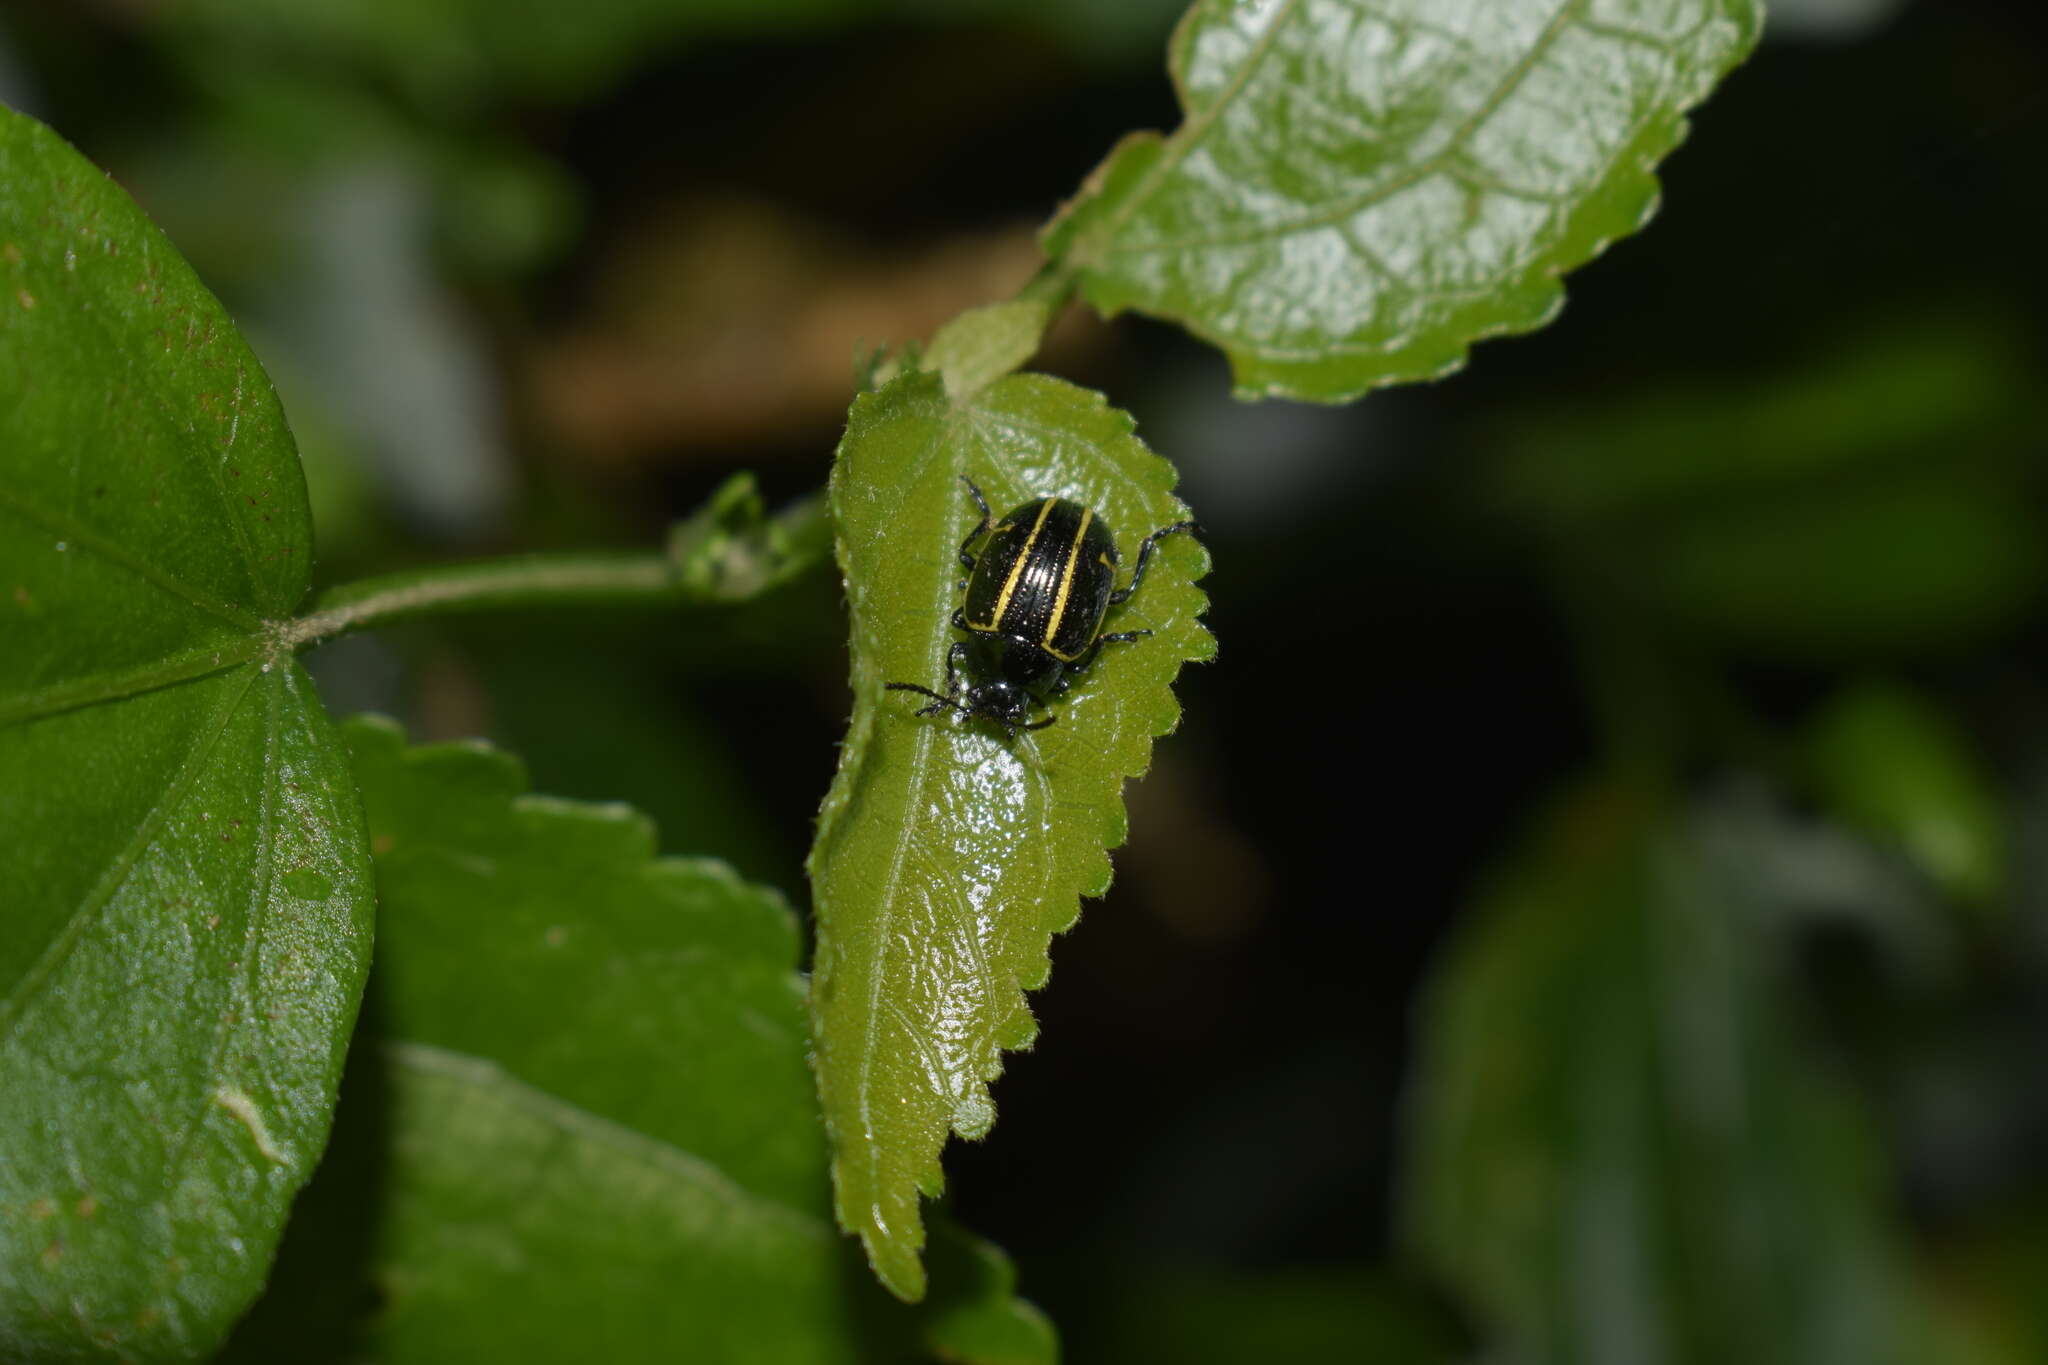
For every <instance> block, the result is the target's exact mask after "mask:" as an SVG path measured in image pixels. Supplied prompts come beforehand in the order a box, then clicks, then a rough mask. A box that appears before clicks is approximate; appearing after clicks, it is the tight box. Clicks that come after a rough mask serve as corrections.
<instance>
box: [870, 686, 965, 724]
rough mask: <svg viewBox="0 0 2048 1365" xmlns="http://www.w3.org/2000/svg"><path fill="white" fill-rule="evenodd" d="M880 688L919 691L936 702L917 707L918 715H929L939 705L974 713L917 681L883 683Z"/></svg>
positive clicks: (889, 690)
mask: <svg viewBox="0 0 2048 1365" xmlns="http://www.w3.org/2000/svg"><path fill="white" fill-rule="evenodd" d="M882 690H883V691H884V692H919V693H922V694H923V695H925V696H927V697H930V698H931V699H932V701H933V702H935V703H937V705H933V706H926V707H923V708H921V709H919V711H918V713H917V714H919V715H920V716H925V715H930V714H932V713H933V712H935V711H937V710H938V709H939V707H940V706H950V707H952V708H953V709H954V710H955V711H958V712H959V713H960V714H961V715H963V716H972V715H973V714H974V712H972V711H970V710H968V709H967V708H966V707H964V706H962V705H961V704H960V703H959V702H957V701H955V700H953V698H951V697H947V696H942V695H940V694H939V693H937V692H934V691H932V690H931V689H930V688H929V687H923V686H920V685H918V684H917V683H883V684H882Z"/></svg>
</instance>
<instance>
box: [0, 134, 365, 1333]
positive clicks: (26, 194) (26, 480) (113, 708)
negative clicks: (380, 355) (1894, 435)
mask: <svg viewBox="0 0 2048 1365" xmlns="http://www.w3.org/2000/svg"><path fill="white" fill-rule="evenodd" d="M310 548H311V528H310V526H309V524H308V520H307V512H306V498H305V488H304V485H303V483H302V481H301V478H300V474H299V468H298V463H297V459H296V456H295V454H294V451H293V447H292V441H291V437H290V434H289V432H288V431H287V430H286V428H285V424H284V419H283V416H282V414H281V413H280V411H279V409H278V406H277V400H276V398H275V397H274V396H273V395H272V393H271V389H270V384H269V381H268V380H267V379H266V378H265V377H264V375H263V371H262V369H261V368H260V367H259V366H258V365H257V363H256V360H255V357H254V356H252V355H251V354H250V352H249V350H248V347H247V346H246V345H245V344H244V343H243V342H242V340H241V338H240V336H239V335H238V334H237V333H236V331H235V329H234V326H233V324H232V323H231V322H230V321H229V320H228V318H227V316H226V315H225V314H224V313H223V312H222V311H221V309H220V306H219V304H217V303H216V302H215V301H214V300H213V298H212V297H211V296H210V295H209V294H207V292H206V291H205V289H204V288H203V287H202V286H201V285H200V284H199V282H198V281H197V280H196V279H195V278H194V277H193V275H192V272H191V271H190V270H189V269H188V268H187V267H186V265H185V264H184V262H183V261H182V260H181V259H180V258H179V257H178V255H177V253H176V252H175V251H173V250H172V249H171V247H170V245H169V244H168V243H167V242H166V241H165V240H164V239H163V237H162V235H161V234H159V233H158V232H157V231H156V230H155V229H154V228H153V227H151V226H150V225H149V223H148V222H147V221H146V220H145V219H144V218H143V216H142V214H141V212H140V211H139V210H138V209H137V208H136V207H135V205H134V204H133V203H132V202H131V201H130V200H129V199H128V197H127V196H126V195H125V194H123V193H122V192H121V191H120V190H119V189H118V188H117V187H116V186H114V185H113V184H112V183H111V182H110V181H108V180H107V179H106V177H105V176H103V175H102V174H100V173H99V172H98V171H96V170H95V169H93V168H92V167H91V166H90V165H88V164H87V163H86V162H85V161H84V160H83V159H82V158H81V157H79V156H78V154H77V153H75V152H74V151H72V150H71V149H70V148H69V147H67V146H66V145H65V144H64V143H63V142H62V141H61V140H59V139H58V138H57V137H56V136H55V135H54V134H53V133H51V132H50V131H49V130H47V129H45V128H43V127H42V126H41V125H39V124H37V123H34V122H33V121H31V120H29V119H26V118H23V117H21V116H19V115H16V114H13V113H9V112H7V111H5V110H0V829H4V830H5V831H6V839H5V841H4V844H0V887H4V888H5V895H6V898H7V899H6V901H5V902H4V904H0V914H4V916H5V919H4V922H0V1096H5V1104H4V1106H0V1215H4V1216H0V1356H5V1357H6V1358H8V1359H44V1358H50V1359H56V1358H62V1359H83V1358H102V1357H104V1358H108V1359H124V1360H176V1359H191V1358H194V1357H197V1356H199V1355H202V1354H204V1353H205V1352H206V1351H208V1350H209V1349H211V1348H212V1347H213V1346H214V1345H215V1344H216V1343H217V1342H218V1341H219V1339H220V1337H221V1336H222V1335H223V1334H224V1333H225V1331H226V1330H227V1327H228V1324H229V1323H231V1322H232V1321H233V1320H234V1318H235V1316H236V1315H237V1314H239V1313H240V1312H241V1311H242V1309H243V1308H244V1307H245V1306H246V1305H247V1304H248V1302H249V1300H250V1299H251V1298H253V1297H254V1296H255V1294H256V1292H257V1290H258V1288H259V1287H260V1286H261V1284H262V1281H263V1276H264V1273H265V1271H266V1269H267V1267H268V1264H269V1261H270V1256H271V1253H272V1251H273V1249H274V1247H275V1245H276V1242H277V1237H278V1233H279V1230H280V1228H281V1227H282V1225H283V1223H284V1219H285V1215H286V1212H287V1211H288V1209H289V1206H290V1203H291V1199H292V1195H293V1193H294V1192H295V1191H296V1190H297V1189H298V1187H299V1185H300V1184H301V1183H302V1182H303V1181H304V1180H305V1179H306V1177H307V1175H308V1174H309V1173H310V1172H311V1170H312V1168H313V1165H314V1163H315V1162H316V1161H317V1160H318V1159H319V1156H320V1150H321V1146H322V1144H323V1143H324V1142H325V1141H326V1135H327V1128H328V1120H329V1115H330V1112H331V1109H332V1106H333V1102H334V1093H335V1087H336V1085H337V1083H338V1081H339V1077H340V1070H341V1059H342V1052H343V1048H344V1046H345V1043H346V1040H347V1038H348V1033H349V1029H350V1026H351V1024H352V1023H353V1020H354V1017H355V1012H356V1004H357V1000H358V997H359V995H360V991H361V987H362V980H363V975H364V973H365V971H366V970H367V967H368V962H369V952H370V929H371V923H370V910H371V901H370V884H369V869H368V862H367V857H366V852H365V847H364V839H363V833H362V828H361V816H360V813H359V809H358V807H357V804H356V799H355V794H354V790H353V787H352V785H351V783H350V780H349V776H348V772H347V769H346V766H345V764H344V762H343V760H342V757H341V754H340V751H339V748H338V745H337V743H336V741H335V739H334V736H333V734H332V732H331V730H330V728H329V726H328V724H327V721H326V717H325V715H324V713H323V712H322V711H321V709H320V706H319V702H318V700H317V699H316V698H315V696H314V694H313V688H312V685H311V682H310V680H308V679H307V677H306V675H305V674H304V673H303V672H302V671H301V670H300V669H299V668H298V666H297V665H296V664H295V663H293V662H291V660H290V658H289V656H288V654H286V653H285V652H284V651H283V650H281V649H280V648H278V647H276V646H275V644H274V641H273V637H272V635H271V633H270V630H269V626H268V622H270V621H272V620H275V619H277V618H279V617H282V616H284V615H286V614H287V613H289V611H290V610H291V608H292V607H293V606H294V605H295V604H296V603H297V601H298V599H299V597H300V596H301V595H302V594H303V593H304V591H305V585H306V572H307V560H308V558H309V551H310Z"/></svg>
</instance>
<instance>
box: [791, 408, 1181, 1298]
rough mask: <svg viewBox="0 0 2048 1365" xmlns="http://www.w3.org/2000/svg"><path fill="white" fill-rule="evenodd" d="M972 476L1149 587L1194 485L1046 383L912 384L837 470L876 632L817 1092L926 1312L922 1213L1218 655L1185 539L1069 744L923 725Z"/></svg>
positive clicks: (851, 753) (842, 1192)
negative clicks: (1182, 680) (1057, 937)
mask: <svg viewBox="0 0 2048 1365" xmlns="http://www.w3.org/2000/svg"><path fill="white" fill-rule="evenodd" d="M963 476H965V477H971V478H972V479H973V480H974V481H975V482H976V483H977V484H978V485H979V486H980V487H981V488H982V489H983V490H984V491H985V492H986V494H987V496H988V497H989V498H990V500H991V501H992V503H993V504H994V506H995V510H996V511H997V513H998V514H1000V513H1001V512H1003V511H1005V510H1007V509H1008V508H1009V507H1011V506H1012V505H1014V504H1017V503H1021V502H1023V501H1025V500H1026V499H1029V498H1034V497H1037V496H1039V495H1043V494H1054V495H1058V496H1062V497H1067V498H1072V499H1074V500H1076V501H1079V502H1082V503H1084V504H1087V505H1088V506H1090V507H1092V508H1094V509H1095V510H1096V512H1097V513H1098V514H1100V515H1101V516H1102V517H1104V518H1105V519H1106V520H1107V522H1108V524H1109V525H1110V526H1111V527H1112V528H1114V532H1115V534H1116V535H1117V536H1118V537H1119V548H1120V549H1121V550H1122V552H1123V555H1124V562H1125V565H1126V569H1125V572H1126V573H1128V572H1129V567H1128V566H1129V565H1130V563H1131V556H1132V551H1133V550H1134V549H1135V548H1136V545H1137V540H1138V538H1139V537H1140V536H1142V535H1144V534H1145V533H1146V532H1148V531H1151V530H1153V529H1155V528H1157V527H1161V526H1165V525H1169V524H1171V523H1174V522H1177V521H1180V520H1183V519H1184V518H1185V517H1186V515H1187V512H1186V509H1185V508H1184V507H1183V506H1182V505H1181V504H1180V502H1178V501H1177V500H1176V499H1175V498H1174V497H1173V496H1172V492H1171V490H1172V487H1173V471H1172V469H1171V468H1170V467H1169V466H1168V465H1167V463H1166V462H1165V461H1164V460H1161V459H1160V458H1159V457H1158V456H1156V455H1154V454H1152V453H1151V452H1150V451H1148V450H1147V449H1146V448H1145V447H1144V446H1143V445H1142V444H1141V443H1140V442H1139V441H1138V440H1137V438H1136V437H1135V436H1134V435H1133V434H1132V422H1131V419H1130V418H1129V417H1128V416H1127V415H1125V414H1124V413H1122V412H1119V411H1117V410H1115V409H1113V408H1111V407H1109V406H1108V405H1107V404H1105V403H1104V402H1103V401H1102V398H1101V396H1100V395H1098V394H1095V393H1092V392H1090V391H1088V390H1086V389H1080V388H1076V387H1075V386H1073V385H1071V384H1065V383H1061V382H1060V381H1058V380H1054V379H1049V378H1046V377H1045V376H1042V375H1012V376H1010V377H1008V378H1005V379H1001V380H997V381H996V382H994V383H993V384H990V385H988V386H987V387H985V388H981V389H979V390H978V391H975V392H959V393H954V394H949V393H948V390H947V387H946V384H945V383H944V382H943V381H942V379H941V377H940V376H939V375H936V374H930V373H913V374H910V375H906V376H904V377H902V378H899V379H897V380H895V381H894V382H892V383H890V384H889V385H888V386H887V387H885V388H883V389H881V390H880V391H878V392H874V393H869V394H864V395H862V396H861V397H860V398H859V399H858V400H857V401H856V402H855V403H854V406H853V412H852V415H851V417H850V419H849V422H848V426H847V432H846V437H845V440H844V441H843V442H842V443H841V444H840V448H839V455H838V461H837V463H836V464H835V465H834V468H833V472H832V486H831V491H830V498H831V504H832V513H833V517H834V519H835V521H836V523H837V527H838V546H837V548H838V556H839V565H840V569H841V570H842V572H843V573H844V574H845V578H846V585H847V599H848V602H849V605H850V608H851V611H852V617H853V690H854V710H853V719H852V721H851V724H850V726H849V729H848V732H847V739H846V743H845V747H844V748H843V749H842V751H841V755H840V766H839V773H838V776H837V778H836V779H835V780H834V782H833V784H832V790H831V793H830V794H829V795H828V796H827V797H826V800H825V806H824V811H823V814H822V816H821V818H820V821H819V827H818V838H817V843H816V845H815V847H814V848H813V851H812V854H811V864H810V866H811V878H812V884H813V887H814V891H815V895H816V906H817V920H818V950H817V961H816V967H815V972H814V975H813V981H812V1016H813V1020H814V1025H813V1027H814V1032H815V1034H816V1039H817V1058H816V1066H817V1072H818V1088H819V1093H820V1095H821V1097H822V1099H823V1102H824V1107H825V1120H826V1125H827V1127H828V1129H829V1131H830V1133H831V1136H832V1144H833V1174H834V1180H835V1186H836V1198H837V1207H838V1213H839V1219H840V1223H841V1224H842V1226H844V1227H846V1228H847V1229H848V1230H849V1231H852V1232H856V1233H858V1234H859V1235H860V1237H861V1240H862V1241H863V1242H864V1243H866V1245H867V1249H868V1255H869V1257H870V1259H871V1260H872V1261H873V1262H874V1265H875V1269H876V1272H877V1273H878V1274H879V1275H880V1276H881V1278H882V1281H883V1283H885V1284H887V1285H888V1286H889V1287H890V1288H891V1289H892V1290H894V1291H895V1292H896V1293H897V1294H899V1295H901V1296H903V1297H905V1298H912V1299H914V1298H916V1297H918V1295H919V1294H921V1293H922V1292H923V1285H924V1272H923V1268H922V1266H921V1265H920V1263H919V1257H918V1251H919V1248H920V1247H921V1246H922V1244H923V1240H924V1234H923V1228H922V1226H921V1223H920V1218H919V1210H918V1193H919V1191H920V1190H921V1191H923V1192H924V1193H926V1194H936V1193H937V1192H938V1190H939V1189H940V1186H941V1184H942V1180H943V1178H942V1176H941V1174H940V1169H939V1162H938V1156H939V1149H940V1148H941V1146H943V1145H944V1143H945V1139H946V1134H947V1132H948V1131H949V1130H950V1131H952V1132H956V1133H959V1134H960V1135H961V1136H963V1137H980V1136H981V1135H982V1134H984V1133H986V1132H987V1131H988V1130H989V1127H990V1125H991V1124H993V1123H994V1122H995V1108H994V1105H993V1104H992V1103H991V1101H990V1099H989V1093H988V1083H989V1082H990V1081H991V1080H993V1079H994V1078H995V1076H996V1074H997V1073H998V1072H999V1071H1000V1070H1001V1067H1002V1052H1003V1050H1004V1049H1005V1048H1016V1047H1022V1046H1024V1045H1025V1044H1026V1043H1028V1042H1030V1040H1031V1037H1032V1035H1033V1032H1034V1030H1035V1027H1036V1026H1035V1024H1034V1022H1033V1020H1032V1017H1031V1013H1030V1010H1029V1009H1028V1008H1027V1007H1026V1005H1025V1003H1024V992H1025V991H1026V990H1031V989H1035V988H1037V987H1039V986H1041V985H1043V984H1044V983H1045V980H1046V975H1047V973H1048V972H1049V971H1050V963H1049V962H1048V959H1047V956H1046V954H1047V949H1048V947H1049V945H1050V941H1051V938H1052V935H1053V934H1055V933H1058V932H1059V931H1060V930H1063V929H1065V928H1066V927H1067V926H1069V925H1070V924H1072V923H1073V922H1074V919H1075V917H1076V916H1077V915H1078V914H1079V913H1080V900H1079V898H1080V897H1082V896H1084V895H1090V896H1092V895H1100V894H1102V892H1103V891H1104V890H1106V889H1107V888H1108V885H1109V859H1108V855H1107V852H1106V850H1108V849H1110V848H1113V847H1115V846H1116V845H1117V844H1119V843H1121V842H1122V841H1123V837H1124V829H1125V826H1124V810H1123V800H1122V796H1121V791H1122V787H1123V783H1124V781H1125V779H1127V778H1130V777H1135V776H1137V775H1139V774H1141V773H1143V772H1144V771H1145V768H1146V766H1147V765H1148V763H1149V761H1150V754H1151V748H1152V740H1153V737H1154V736H1156V735H1162V734H1165V733H1166V732H1167V731H1169V730H1171V729H1172V728H1173V727H1174V725H1175V723H1176V722H1177V721H1178V719H1179V715H1180V710H1179V706H1178V705H1177V703H1176V702H1175V701H1174V697H1173V692H1172V686H1171V685H1172V681H1173V678H1174V675H1175V674H1176V673H1178V672H1179V671H1180V667H1181V665H1182V663H1183V662H1185V661H1187V660H1191V659H1206V658H1208V657H1210V655H1211V654H1213V652H1214V641H1213V640H1212V639H1211V637H1210V636H1209V634H1208V632H1207V631H1206V630H1205V629H1203V627H1202V625H1201V623H1200V621H1199V620H1198V619H1197V618H1198V617H1199V616H1200V614H1201V612H1202V610H1203V608H1204V606H1205V599H1204V597H1203V596H1202V594H1201V593H1200V592H1199V591H1198V590H1197V589H1196V588H1195V587H1194V586H1193V583H1194V580H1195V579H1197V578H1199V577H1200V576H1201V575H1202V573H1203V572H1205V571H1206V569H1207V563H1208V557H1207V554H1206V553H1205V552H1204V551H1203V549H1202V548H1201V546H1200V545H1199V544H1197V543H1196V542H1195V541H1194V540H1192V539H1191V538H1190V537H1187V536H1184V535H1175V536H1169V537H1167V538H1166V539H1165V540H1163V541H1161V542H1160V543H1159V550H1158V554H1157V556H1156V557H1155V562H1154V567H1153V569H1152V571H1151V574H1150V576H1149V577H1148V578H1147V579H1146V581H1145V583H1144V585H1143V587H1142V589H1141V590H1140V591H1139V593H1138V594H1137V596H1136V597H1134V598H1132V599H1131V600H1130V601H1129V602H1128V603H1127V604H1126V605H1125V606H1124V607H1122V608H1119V609H1113V610H1112V612H1111V615H1110V618H1109V621H1108V623H1107V629H1110V630H1130V629H1149V630H1151V631H1152V632H1153V634H1152V635H1151V637H1150V638H1147V639H1141V640H1137V641H1133V642H1130V643H1124V644H1118V645H1113V646H1110V647H1108V648H1107V649H1106V650H1105V651H1104V653H1103V655H1102V658H1101V662H1100V663H1099V664H1098V665H1097V666H1096V667H1095V668H1094V669H1092V670H1091V671H1090V672H1089V674H1088V675H1087V677H1086V679H1085V680H1084V681H1082V682H1080V683H1079V684H1078V685H1076V686H1075V688H1074V689H1073V691H1071V692H1070V693H1068V694H1067V695H1066V696H1064V697H1062V698H1059V699H1058V700H1057V701H1056V702H1055V703H1054V706H1053V710H1054V711H1055V712H1056V714H1057V716H1058V720H1057V723H1055V724H1054V725H1053V726H1052V727H1051V728H1050V729H1045V730H1040V731H1036V732H1025V733H1020V734H1019V735H1018V736H1017V737H1016V738H1015V739H1014V740H1006V739H1005V738H1004V737H1003V736H1002V734H1001V733H1000V732H999V731H996V730H993V729H991V728H990V727H989V726H988V725H987V724H986V723H985V722H963V721H962V720H961V718H960V717H958V716H955V715H951V714H944V715H938V716H918V715H915V714H914V712H915V711H916V710H917V707H918V700H917V699H916V698H914V697H912V696H908V695H906V694H903V693H896V692H885V691H884V690H883V685H884V684H885V683H889V682H913V683H919V684H922V685H924V686H928V687H935V686H941V685H942V679H943V675H944V672H945V658H946V652H947V649H948V647H949V645H950V643H951V642H952V641H953V640H955V639H957V638H958V635H957V633H956V632H955V631H954V630H953V627H952V625H951V624H950V617H951V614H952V612H953V610H954V608H955V607H956V606H957V605H958V604H959V601H960V592H959V586H958V585H959V580H960V577H961V565H960V563H959V561H958V559H957V557H956V556H957V552H958V549H959V546H960V543H961V540H962V538H963V537H964V536H965V535H966V534H967V533H968V532H969V531H970V530H971V529H972V528H973V526H974V525H975V522H976V520H977V518H978V513H977V512H976V511H975V509H974V506H973V504H972V503H971V502H970V501H969V500H968V497H967V493H966V490H965V489H964V487H963V486H962V484H961V479H962V477H963Z"/></svg>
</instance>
